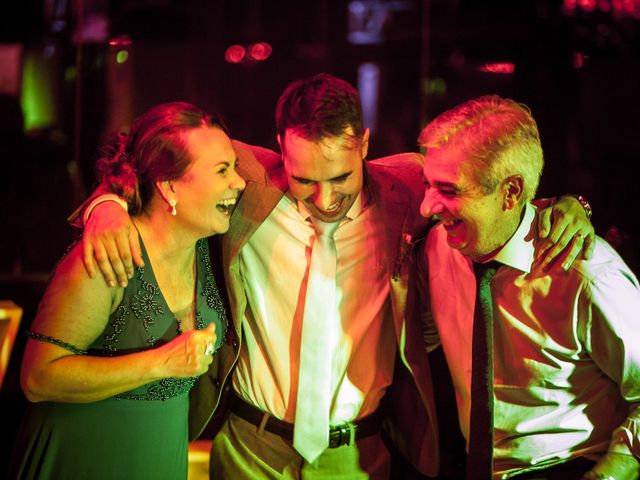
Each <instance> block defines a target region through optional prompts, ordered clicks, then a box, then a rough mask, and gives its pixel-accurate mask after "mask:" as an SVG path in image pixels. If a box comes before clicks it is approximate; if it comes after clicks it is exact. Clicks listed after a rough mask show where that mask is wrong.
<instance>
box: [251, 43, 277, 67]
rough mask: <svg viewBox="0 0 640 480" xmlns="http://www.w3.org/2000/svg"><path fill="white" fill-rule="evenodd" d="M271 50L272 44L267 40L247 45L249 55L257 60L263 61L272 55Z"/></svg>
mask: <svg viewBox="0 0 640 480" xmlns="http://www.w3.org/2000/svg"><path fill="white" fill-rule="evenodd" d="M271 50H272V48H271V45H269V44H268V43H267V42H258V43H252V44H251V45H249V46H248V47H247V56H248V57H249V58H251V59H253V60H255V61H257V62H261V61H263V60H266V59H267V58H269V56H271Z"/></svg>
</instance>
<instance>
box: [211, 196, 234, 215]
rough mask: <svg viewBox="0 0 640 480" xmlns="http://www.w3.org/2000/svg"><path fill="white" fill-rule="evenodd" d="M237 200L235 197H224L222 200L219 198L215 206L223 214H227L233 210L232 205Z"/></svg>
mask: <svg viewBox="0 0 640 480" xmlns="http://www.w3.org/2000/svg"><path fill="white" fill-rule="evenodd" d="M237 200H238V199H237V198H235V197H234V198H225V199H224V200H221V201H220V202H218V203H217V204H216V208H217V209H218V211H219V212H221V213H222V214H223V215H226V216H229V215H231V212H232V211H233V207H234V206H235V204H236V202H237Z"/></svg>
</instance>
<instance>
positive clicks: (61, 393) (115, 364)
mask: <svg viewBox="0 0 640 480" xmlns="http://www.w3.org/2000/svg"><path fill="white" fill-rule="evenodd" d="M161 366H162V361H161V360H160V358H159V355H158V353H157V351H156V350H147V351H144V352H139V353H132V354H129V355H122V356H118V357H96V356H89V355H67V356H63V357H60V358H57V359H55V360H52V361H50V362H48V363H44V364H41V365H39V366H37V367H36V366H33V367H29V365H28V361H27V365H25V367H24V368H23V375H22V386H23V390H24V392H25V395H26V396H27V398H28V399H29V400H30V401H32V402H40V401H53V402H64V403H88V402H96V401H98V400H103V399H105V398H109V397H112V396H114V395H117V394H119V393H123V392H126V391H128V390H131V389H134V388H137V387H140V386H142V385H145V384H147V383H150V382H153V381H155V380H159V379H161V378H164V376H165V375H163V371H162V368H161Z"/></svg>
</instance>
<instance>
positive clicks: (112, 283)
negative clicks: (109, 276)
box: [107, 280, 116, 287]
mask: <svg viewBox="0 0 640 480" xmlns="http://www.w3.org/2000/svg"><path fill="white" fill-rule="evenodd" d="M107 285H109V286H110V287H115V286H116V282H114V281H113V280H109V281H108V282H107Z"/></svg>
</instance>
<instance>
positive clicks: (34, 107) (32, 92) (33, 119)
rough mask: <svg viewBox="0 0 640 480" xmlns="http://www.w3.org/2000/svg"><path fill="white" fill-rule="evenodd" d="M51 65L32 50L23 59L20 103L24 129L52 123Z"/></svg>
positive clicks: (46, 125)
mask: <svg viewBox="0 0 640 480" xmlns="http://www.w3.org/2000/svg"><path fill="white" fill-rule="evenodd" d="M50 77H51V66H50V65H48V62H47V61H46V60H45V59H43V58H42V57H40V56H38V55H37V54H35V53H34V52H31V53H27V54H26V55H25V57H24V61H23V70H22V88H21V94H20V103H21V105H22V112H23V114H24V129H25V130H32V129H34V128H44V127H49V126H51V125H53V122H54V119H55V106H54V98H53V88H52V82H51V78H50Z"/></svg>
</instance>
